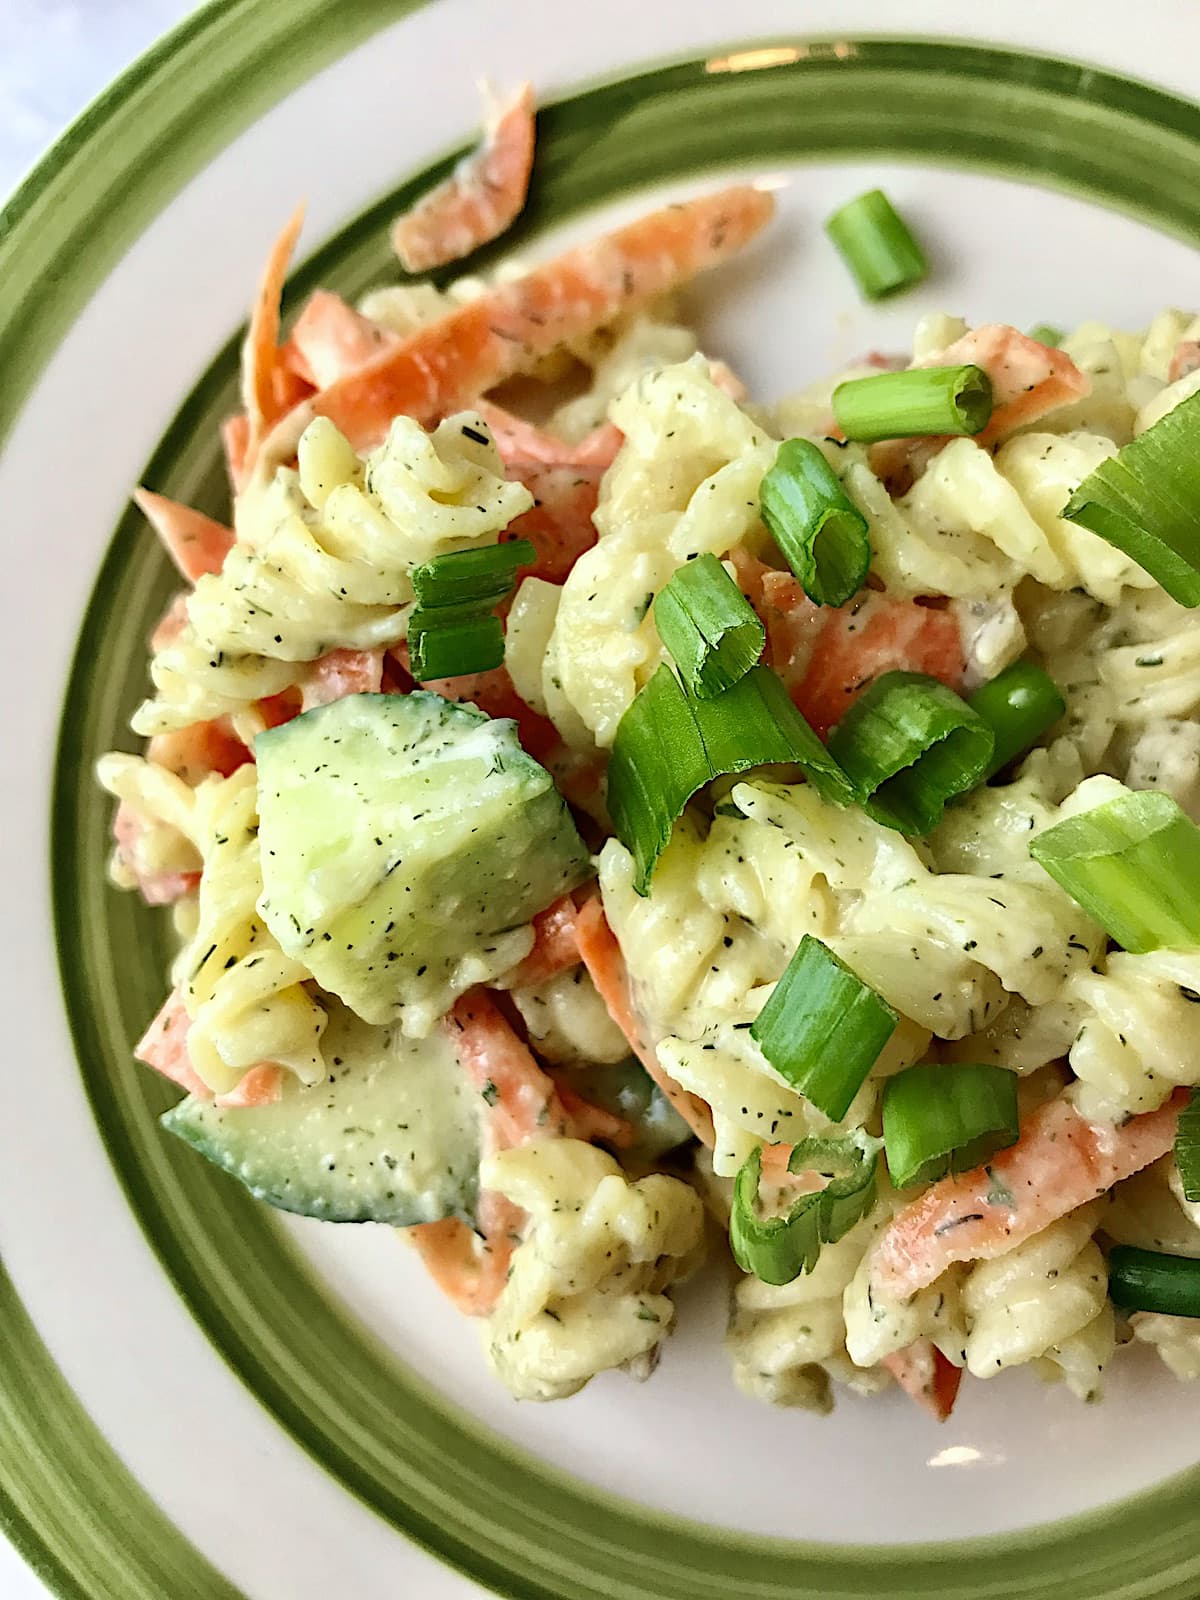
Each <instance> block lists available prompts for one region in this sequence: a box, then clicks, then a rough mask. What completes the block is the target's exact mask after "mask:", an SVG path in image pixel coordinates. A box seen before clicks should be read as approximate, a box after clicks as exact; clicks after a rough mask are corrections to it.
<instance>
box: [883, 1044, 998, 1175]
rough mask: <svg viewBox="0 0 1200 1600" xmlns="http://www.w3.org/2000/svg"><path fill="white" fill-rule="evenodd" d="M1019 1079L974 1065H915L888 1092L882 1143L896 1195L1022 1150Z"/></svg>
mask: <svg viewBox="0 0 1200 1600" xmlns="http://www.w3.org/2000/svg"><path fill="white" fill-rule="evenodd" d="M1019 1133H1020V1128H1019V1125H1018V1122H1017V1077H1016V1073H1014V1072H1009V1071H1008V1070H1007V1068H1005V1067H997V1066H992V1065H990V1064H988V1063H977V1062H973V1061H948V1062H945V1063H944V1064H938V1063H930V1062H926V1063H923V1064H921V1065H920V1066H916V1067H908V1068H907V1069H906V1070H905V1071H904V1072H898V1073H897V1074H896V1076H895V1077H894V1078H889V1079H888V1080H887V1082H886V1083H885V1084H884V1086H883V1142H884V1144H885V1146H886V1147H887V1164H888V1171H889V1172H890V1173H891V1176H892V1182H893V1183H894V1184H895V1185H896V1187H897V1189H907V1188H908V1187H909V1186H910V1185H911V1184H915V1183H936V1182H937V1180H938V1179H939V1178H944V1177H945V1175H946V1174H947V1173H948V1172H969V1171H970V1170H971V1168H972V1167H977V1166H979V1164H980V1163H981V1162H983V1161H986V1160H987V1159H988V1157H989V1156H991V1155H994V1154H995V1153H996V1151H997V1150H1003V1149H1005V1148H1006V1147H1007V1146H1008V1145H1010V1144H1016V1142H1017V1137H1018V1135H1019Z"/></svg>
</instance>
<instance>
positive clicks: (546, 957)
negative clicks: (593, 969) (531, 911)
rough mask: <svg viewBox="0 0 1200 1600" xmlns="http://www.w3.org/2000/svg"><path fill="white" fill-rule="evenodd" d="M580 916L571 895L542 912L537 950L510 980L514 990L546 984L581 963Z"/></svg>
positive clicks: (535, 928)
mask: <svg viewBox="0 0 1200 1600" xmlns="http://www.w3.org/2000/svg"><path fill="white" fill-rule="evenodd" d="M577 917H578V913H577V911H576V909H575V902H574V900H572V898H571V896H570V895H569V894H565V895H563V897H562V899H561V900H556V901H555V902H554V904H553V905H552V906H547V907H546V909H545V911H539V912H538V914H537V916H536V917H534V919H533V949H532V950H531V951H530V952H529V954H528V955H527V956H526V957H525V959H524V961H522V963H521V965H520V966H519V967H518V968H517V969H516V971H515V972H514V973H513V974H512V976H511V978H510V979H509V980H508V981H509V982H510V983H511V984H512V986H513V987H517V986H518V985H523V984H527V983H545V981H546V979H547V978H553V977H554V976H555V974H556V973H559V972H565V971H566V970H567V969H568V968H569V967H574V966H577V965H578V964H579V959H580V956H579V940H578V938H577V937H576V934H575V924H576V920H577Z"/></svg>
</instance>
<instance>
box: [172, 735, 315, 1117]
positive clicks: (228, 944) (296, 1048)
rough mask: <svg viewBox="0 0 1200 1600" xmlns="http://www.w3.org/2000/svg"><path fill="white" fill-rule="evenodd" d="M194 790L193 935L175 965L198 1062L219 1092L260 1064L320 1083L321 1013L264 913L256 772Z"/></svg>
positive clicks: (190, 1041)
mask: <svg viewBox="0 0 1200 1600" xmlns="http://www.w3.org/2000/svg"><path fill="white" fill-rule="evenodd" d="M195 796H196V798H195V809H194V814H193V818H192V820H191V833H192V836H193V837H194V839H195V840H196V843H197V845H198V847H199V849H200V852H201V855H202V856H203V859H204V874H203V877H202V878H201V880H200V897H199V917H198V922H197V925H196V931H195V934H194V936H193V938H192V940H191V942H190V943H189V944H188V945H187V946H186V947H185V949H184V950H183V951H182V952H181V953H180V955H179V958H178V960H177V963H176V968H175V975H176V979H177V982H178V984H179V987H180V989H181V991H182V994H183V999H184V1004H185V1006H186V1007H187V1013H188V1016H189V1017H190V1018H191V1028H190V1031H189V1033H188V1054H189V1056H190V1057H191V1062H192V1066H193V1067H194V1068H195V1070H196V1072H197V1073H198V1075H199V1076H200V1077H201V1078H202V1079H203V1080H204V1082H205V1083H206V1084H208V1086H209V1088H211V1089H213V1090H214V1091H215V1092H216V1093H218V1094H220V1093H225V1092H226V1091H228V1090H230V1089H232V1088H233V1087H234V1086H235V1084H236V1083H237V1082H238V1080H239V1079H240V1078H241V1076H242V1074H243V1073H244V1072H246V1071H248V1070H249V1068H251V1067H253V1066H256V1065H258V1064H259V1063H260V1062H264V1061H271V1062H276V1063H277V1064H278V1065H280V1066H283V1067H286V1068H288V1069H289V1071H291V1072H294V1073H295V1074H296V1076H297V1077H298V1078H299V1079H300V1080H301V1082H303V1083H317V1082H320V1080H321V1079H322V1078H324V1077H325V1076H326V1067H325V1062H324V1059H323V1058H322V1055H321V1035H322V1033H323V1032H324V1030H325V1023H326V1020H327V1019H326V1015H325V1012H324V1010H323V1009H322V1007H321V1006H320V1005H318V1004H317V1002H316V1001H315V1000H314V999H313V998H312V996H311V995H310V994H309V992H308V989H307V988H306V987H305V985H306V983H308V982H310V981H311V980H310V975H309V973H308V972H307V971H306V970H305V968H304V967H302V966H301V965H300V963H299V962H298V961H293V960H292V959H291V958H290V957H289V956H285V955H284V954H283V952H282V951H281V950H280V948H279V946H278V945H277V944H276V943H275V940H274V939H273V938H272V937H271V935H270V933H269V932H268V931H267V928H266V926H265V924H264V923H263V922H262V921H261V919H260V918H259V916H258V911H257V901H258V898H259V896H260V895H261V893H262V869H261V866H260V864H259V855H258V811H257V789H256V781H255V769H254V768H253V767H252V766H247V767H241V768H239V770H238V771H237V772H235V773H234V774H233V776H232V777H230V778H210V779H208V780H206V782H205V783H203V784H201V785H200V787H199V788H198V789H197V790H196V791H195Z"/></svg>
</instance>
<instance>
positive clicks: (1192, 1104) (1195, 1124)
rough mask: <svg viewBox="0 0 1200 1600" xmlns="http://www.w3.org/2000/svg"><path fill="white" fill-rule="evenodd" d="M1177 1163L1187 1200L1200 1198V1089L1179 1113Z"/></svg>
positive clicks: (1194, 1090) (1192, 1094)
mask: <svg viewBox="0 0 1200 1600" xmlns="http://www.w3.org/2000/svg"><path fill="white" fill-rule="evenodd" d="M1175 1165H1176V1166H1177V1167H1178V1168H1179V1177H1180V1181H1181V1182H1182V1184H1183V1197H1184V1199H1185V1200H1191V1201H1194V1200H1200V1090H1196V1089H1193V1090H1192V1093H1191V1098H1190V1099H1189V1100H1188V1103H1187V1105H1186V1106H1184V1108H1183V1110H1182V1111H1181V1112H1180V1113H1179V1125H1178V1127H1177V1129H1176V1132H1175Z"/></svg>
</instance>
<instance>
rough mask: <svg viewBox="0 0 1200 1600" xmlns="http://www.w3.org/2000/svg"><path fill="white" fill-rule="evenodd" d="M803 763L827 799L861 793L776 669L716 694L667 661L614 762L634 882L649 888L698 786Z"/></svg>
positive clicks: (620, 740)
mask: <svg viewBox="0 0 1200 1600" xmlns="http://www.w3.org/2000/svg"><path fill="white" fill-rule="evenodd" d="M776 764H784V765H795V766H798V767H799V768H800V769H801V771H802V772H803V773H804V775H805V777H806V778H807V779H808V780H809V782H810V783H812V784H813V785H814V786H815V787H816V788H817V789H818V790H819V791H820V793H821V795H822V796H823V798H825V799H826V800H830V801H832V802H833V803H834V804H836V805H849V804H850V803H851V802H852V801H853V799H854V791H853V789H852V788H851V786H850V784H849V783H848V782H847V780H846V776H845V774H844V773H843V772H842V770H841V768H840V767H839V766H838V764H837V762H836V761H834V760H833V758H832V757H831V756H830V755H829V753H828V751H827V750H826V749H825V746H824V745H823V744H822V743H821V741H820V740H819V739H818V738H817V736H816V734H815V733H814V732H813V731H812V729H811V728H810V727H809V725H808V723H807V722H805V720H804V718H803V717H802V716H801V715H800V713H799V712H798V711H797V710H796V708H795V706H794V705H793V704H792V702H791V700H790V699H789V698H788V692H787V690H786V689H785V688H784V687H783V684H782V683H781V682H780V681H779V679H778V678H777V677H776V676H775V674H774V673H773V672H772V671H771V670H770V668H768V667H751V669H750V671H749V672H748V673H746V675H745V677H744V678H741V679H740V680H739V681H738V682H737V683H735V684H734V686H733V688H732V689H726V691H725V692H724V694H719V695H717V697H716V698H715V699H713V700H698V699H696V698H695V697H694V696H692V695H689V694H687V693H685V692H684V689H683V688H682V686H681V684H680V682H679V679H678V678H677V677H676V676H675V674H674V673H673V672H672V671H671V669H670V667H668V666H665V665H664V666H660V667H659V669H658V671H657V672H656V673H655V674H654V676H653V677H652V678H651V679H650V682H649V683H648V684H646V686H645V688H644V689H642V690H641V691H640V693H639V694H638V695H637V696H636V698H635V699H634V701H633V704H632V705H631V706H630V707H629V709H628V711H626V713H625V715H624V716H623V717H622V718H621V721H620V724H619V725H618V727H617V736H616V739H615V740H614V741H613V748H612V756H611V758H610V760H609V763H608V811H609V815H610V816H611V818H612V824H613V829H614V831H615V833H616V835H617V838H618V839H620V841H621V843H622V844H623V845H624V846H625V848H626V849H627V850H629V851H630V852H631V853H632V855H633V858H634V862H635V863H636V867H637V872H636V875H635V878H634V888H635V889H636V890H637V892H638V894H647V893H648V892H649V887H650V879H651V876H652V875H653V872H654V867H655V863H656V862H657V861H658V858H659V856H660V855H661V854H662V852H663V850H664V849H665V848H666V845H667V841H668V840H669V839H670V837H671V829H672V828H673V827H674V825H675V821H676V819H677V818H678V817H679V816H680V814H681V813H682V811H683V808H684V806H685V805H687V803H688V801H689V800H690V799H691V797H692V796H693V795H694V794H695V793H696V791H697V790H698V789H702V788H703V787H704V785H705V784H706V783H711V781H712V780H713V779H714V778H719V777H721V776H723V775H725V774H727V773H732V772H747V771H749V769H750V768H751V767H763V766H769V765H776Z"/></svg>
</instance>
